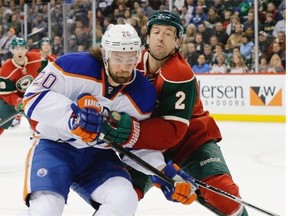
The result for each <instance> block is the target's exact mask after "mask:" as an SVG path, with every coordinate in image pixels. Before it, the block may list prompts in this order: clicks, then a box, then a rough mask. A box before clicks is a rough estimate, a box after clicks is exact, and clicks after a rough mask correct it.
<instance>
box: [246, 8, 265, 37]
mask: <svg viewBox="0 0 288 216" xmlns="http://www.w3.org/2000/svg"><path fill="white" fill-rule="evenodd" d="M254 25H255V23H254V13H253V12H252V11H251V10H250V12H249V13H248V15H247V20H246V21H245V22H244V23H243V32H244V33H245V34H248V35H249V36H250V38H251V39H252V41H254V40H253V38H254V33H255V31H254ZM262 29H263V27H262V24H261V22H258V30H259V31H262Z"/></svg>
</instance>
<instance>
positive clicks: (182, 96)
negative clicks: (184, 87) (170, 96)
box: [175, 91, 186, 110]
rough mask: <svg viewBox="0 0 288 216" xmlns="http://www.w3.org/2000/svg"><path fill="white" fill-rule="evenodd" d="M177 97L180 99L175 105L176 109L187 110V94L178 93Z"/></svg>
mask: <svg viewBox="0 0 288 216" xmlns="http://www.w3.org/2000/svg"><path fill="white" fill-rule="evenodd" d="M176 97H177V98H179V99H178V100H177V101H176V103H175V109H181V110H184V109H185V103H183V102H184V100H185V97H186V95H185V93H184V92H183V91H178V92H177V93H176Z"/></svg>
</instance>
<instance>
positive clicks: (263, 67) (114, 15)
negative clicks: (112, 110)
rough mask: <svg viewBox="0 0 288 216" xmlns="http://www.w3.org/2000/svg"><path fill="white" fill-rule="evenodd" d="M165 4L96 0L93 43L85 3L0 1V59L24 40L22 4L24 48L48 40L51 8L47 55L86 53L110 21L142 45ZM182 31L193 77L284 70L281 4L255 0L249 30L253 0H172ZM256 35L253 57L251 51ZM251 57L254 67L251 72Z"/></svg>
mask: <svg viewBox="0 0 288 216" xmlns="http://www.w3.org/2000/svg"><path fill="white" fill-rule="evenodd" d="M169 2H170V1H169V0H99V1H98V0H97V1H96V8H97V9H96V37H94V38H96V41H92V40H93V37H92V32H93V31H92V25H93V13H92V1H90V0H66V1H62V0H50V1H48V0H30V1H25V0H0V59H1V64H2V63H3V62H4V61H5V60H6V59H7V58H10V57H11V54H10V52H9V45H10V44H9V43H11V41H12V40H13V38H14V37H16V35H17V36H23V28H24V27H23V21H24V10H23V8H24V4H25V3H26V4H28V32H29V33H30V34H29V35H28V38H27V42H28V45H29V49H31V50H32V49H39V46H38V43H37V42H38V41H39V40H40V39H41V38H42V37H47V36H48V27H49V26H48V12H47V11H48V6H47V3H50V6H51V26H50V27H51V32H52V35H51V38H50V39H51V41H52V45H53V46H52V53H53V54H55V55H57V56H60V55H63V54H64V53H65V52H79V51H87V50H88V49H89V48H90V47H91V46H92V45H93V44H96V45H99V46H100V42H101V38H102V35H103V32H104V31H105V29H106V28H107V26H108V25H109V24H110V23H114V24H115V23H130V24H131V25H132V26H134V27H135V29H136V31H137V32H138V34H139V36H140V38H141V40H142V45H143V48H144V47H145V37H146V31H147V29H146V22H147V20H148V17H149V16H151V15H152V14H154V13H155V11H156V10H168V9H169ZM172 2H173V5H172V10H173V11H174V12H175V13H177V14H179V16H180V18H181V20H182V22H183V25H184V27H185V33H184V37H183V40H182V45H181V49H180V52H181V53H182V55H183V56H184V57H185V58H186V59H187V61H188V63H189V64H190V66H191V67H192V68H193V71H194V72H195V73H258V72H272V73H279V72H285V69H286V2H285V0H273V1H272V0H258V11H257V12H258V14H257V15H258V29H255V28H254V26H255V25H254V22H255V21H254V19H255V11H254V5H253V2H254V0H173V1H172ZM63 3H67V4H68V5H69V6H68V7H69V10H67V14H66V15H67V16H66V17H67V20H66V26H67V33H68V34H66V35H67V38H66V39H67V44H68V47H67V50H64V47H63V41H64V38H63V32H64V29H63V9H62V7H63ZM255 34H256V35H257V37H258V45H259V46H258V47H259V49H258V53H257V52H255ZM255 53H257V54H258V58H256V59H259V62H258V64H259V69H258V71H255Z"/></svg>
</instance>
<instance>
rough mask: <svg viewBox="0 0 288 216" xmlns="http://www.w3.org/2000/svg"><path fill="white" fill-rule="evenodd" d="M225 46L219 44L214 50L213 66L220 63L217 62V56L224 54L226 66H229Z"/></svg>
mask: <svg viewBox="0 0 288 216" xmlns="http://www.w3.org/2000/svg"><path fill="white" fill-rule="evenodd" d="M223 46H224V45H223V44H222V43H218V44H217V45H216V46H215V48H214V50H213V53H214V54H213V59H212V65H214V64H218V61H217V56H218V55H219V54H224V57H225V58H224V59H225V64H226V65H227V62H228V55H227V54H226V53H224V52H223Z"/></svg>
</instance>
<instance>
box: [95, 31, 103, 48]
mask: <svg viewBox="0 0 288 216" xmlns="http://www.w3.org/2000/svg"><path fill="white" fill-rule="evenodd" d="M102 36H103V30H102V28H97V29H96V43H95V44H96V46H99V47H100V46H101V40H102Z"/></svg>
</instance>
